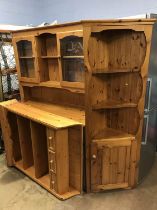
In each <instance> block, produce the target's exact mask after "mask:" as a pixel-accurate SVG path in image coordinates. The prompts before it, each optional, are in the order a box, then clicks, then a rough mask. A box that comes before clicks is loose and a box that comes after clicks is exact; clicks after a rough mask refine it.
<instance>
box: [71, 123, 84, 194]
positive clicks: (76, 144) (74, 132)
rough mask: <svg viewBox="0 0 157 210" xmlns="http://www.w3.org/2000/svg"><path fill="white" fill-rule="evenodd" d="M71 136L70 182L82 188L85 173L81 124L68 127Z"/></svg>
mask: <svg viewBox="0 0 157 210" xmlns="http://www.w3.org/2000/svg"><path fill="white" fill-rule="evenodd" d="M68 138H69V184H70V186H72V187H74V188H75V189H77V190H78V191H80V192H81V190H82V175H83V170H84V169H83V147H82V146H83V130H82V127H81V126H75V127H71V128H69V129H68Z"/></svg>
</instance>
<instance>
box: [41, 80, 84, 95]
mask: <svg viewBox="0 0 157 210" xmlns="http://www.w3.org/2000/svg"><path fill="white" fill-rule="evenodd" d="M73 83H74V82H66V81H62V82H61V83H60V82H57V81H46V82H41V83H39V84H38V86H41V87H50V88H59V89H67V90H70V91H71V92H76V93H84V92H85V90H84V89H83V87H82V88H80V89H79V87H77V84H76V82H75V84H73Z"/></svg>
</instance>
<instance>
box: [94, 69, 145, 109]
mask: <svg viewBox="0 0 157 210" xmlns="http://www.w3.org/2000/svg"><path fill="white" fill-rule="evenodd" d="M90 88H91V91H92V97H91V104H92V109H93V110H102V109H120V108H134V107H137V105H138V102H139V99H140V97H141V93H142V89H143V85H142V78H141V76H140V74H139V73H138V72H134V73H130V72H129V73H125V74H116V75H113V74H108V75H107V76H106V75H101V76H93V77H92V79H91V84H90Z"/></svg>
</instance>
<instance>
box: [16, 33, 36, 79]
mask: <svg viewBox="0 0 157 210" xmlns="http://www.w3.org/2000/svg"><path fill="white" fill-rule="evenodd" d="M13 44H14V49H15V58H16V63H17V70H18V76H19V80H20V81H22V82H33V83H38V82H39V79H40V78H39V70H38V64H37V55H36V39H35V37H32V36H30V37H22V38H15V39H14V40H13Z"/></svg>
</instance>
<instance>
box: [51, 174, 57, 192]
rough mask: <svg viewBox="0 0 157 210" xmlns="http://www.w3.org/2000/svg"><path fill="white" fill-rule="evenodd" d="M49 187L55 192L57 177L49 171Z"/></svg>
mask: <svg viewBox="0 0 157 210" xmlns="http://www.w3.org/2000/svg"><path fill="white" fill-rule="evenodd" d="M50 189H51V190H55V191H56V192H57V178H56V174H55V173H53V172H50Z"/></svg>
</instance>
